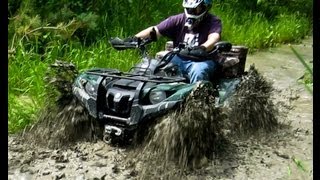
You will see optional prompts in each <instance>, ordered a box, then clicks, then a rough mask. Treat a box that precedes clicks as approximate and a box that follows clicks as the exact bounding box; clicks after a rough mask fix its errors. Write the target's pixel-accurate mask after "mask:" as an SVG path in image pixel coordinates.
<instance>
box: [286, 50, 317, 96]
mask: <svg viewBox="0 0 320 180" xmlns="http://www.w3.org/2000/svg"><path fill="white" fill-rule="evenodd" d="M290 48H291V50H292V51H293V53H294V54H295V55H296V56H297V58H298V60H299V61H300V62H301V63H302V65H303V66H304V67H305V69H306V70H305V73H304V75H303V77H302V78H301V80H300V82H302V83H303V84H304V85H305V87H306V89H307V90H308V92H309V93H310V94H313V70H312V67H311V66H310V63H308V62H306V60H304V59H303V57H302V56H301V55H300V54H299V53H298V52H297V51H296V50H295V49H294V48H293V47H292V46H290Z"/></svg>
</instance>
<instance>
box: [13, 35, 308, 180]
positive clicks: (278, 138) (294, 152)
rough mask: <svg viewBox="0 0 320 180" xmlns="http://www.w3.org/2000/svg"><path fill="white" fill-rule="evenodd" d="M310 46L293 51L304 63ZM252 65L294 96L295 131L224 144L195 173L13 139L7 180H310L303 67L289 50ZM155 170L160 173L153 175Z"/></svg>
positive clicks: (121, 154) (252, 59)
mask: <svg viewBox="0 0 320 180" xmlns="http://www.w3.org/2000/svg"><path fill="white" fill-rule="evenodd" d="M311 45H312V40H311V39H306V40H305V41H304V42H303V43H302V44H300V45H296V46H294V47H295V48H296V50H298V52H300V53H301V54H302V55H303V57H305V58H307V59H310V60H312V46H311ZM253 63H254V64H255V67H256V68H257V69H258V70H259V71H260V72H261V73H262V74H263V75H264V76H266V77H267V78H268V79H270V81H272V82H273V83H274V86H275V87H277V88H279V89H281V90H283V92H285V94H286V92H287V94H290V93H293V94H294V95H293V96H292V98H294V100H293V101H292V103H293V105H294V106H295V108H294V109H292V110H291V111H289V112H288V114H287V118H285V119H280V120H281V121H284V122H290V124H291V127H283V128H280V129H278V130H276V131H273V132H272V133H268V134H259V135H257V136H250V135H248V136H242V137H240V136H239V137H236V136H232V137H231V138H228V140H223V141H224V142H223V143H222V144H223V145H224V147H221V149H222V152H220V153H218V154H217V153H213V154H212V155H211V156H201V158H200V159H199V161H198V162H197V166H196V167H194V168H193V169H189V168H188V167H186V168H181V167H177V166H175V165H165V167H166V168H161V166H162V165H163V164H157V165H156V166H153V164H154V163H157V162H158V161H156V160H157V159H156V158H159V157H156V156H153V155H152V154H150V156H149V158H146V159H141V158H139V157H138V156H133V155H136V154H137V151H139V150H141V152H143V150H145V149H144V148H145V147H147V146H145V145H141V147H134V148H133V147H129V148H123V147H113V146H109V145H107V144H105V143H104V142H102V141H100V140H98V141H96V142H88V141H79V142H77V143H76V144H73V145H70V146H68V147H65V148H56V149H52V148H51V149H49V148H44V147H38V146H35V145H32V144H29V143H26V142H22V141H20V140H19V139H18V138H17V137H15V136H9V137H8V138H9V140H8V150H9V152H8V166H9V171H8V173H9V176H8V178H9V179H79V180H80V179H312V135H313V130H312V112H313V111H312V96H311V95H310V94H308V92H307V91H306V90H305V89H304V86H303V85H301V84H299V83H297V79H298V78H299V77H301V76H302V75H303V73H304V67H303V66H302V65H301V64H300V62H299V61H298V60H297V59H296V57H295V55H294V54H293V53H292V52H291V50H290V48H289V47H288V46H287V45H283V46H281V47H278V48H272V49H270V50H268V51H264V52H258V53H255V54H253V55H249V56H248V58H247V68H249V65H250V64H253ZM158 145H161V144H158ZM204 148H205V147H204ZM145 153H148V152H145ZM138 154H139V153H138ZM163 159H164V160H165V157H163ZM158 160H159V159H158ZM160 160H161V159H160ZM163 162H164V161H163ZM183 163H185V162H182V164H183ZM159 165H161V166H159ZM152 167H157V168H158V169H157V168H155V169H154V170H153V171H150V168H152ZM159 167H160V168H159ZM162 167H163V166H162ZM146 171H148V172H146Z"/></svg>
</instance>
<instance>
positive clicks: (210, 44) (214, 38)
mask: <svg viewBox="0 0 320 180" xmlns="http://www.w3.org/2000/svg"><path fill="white" fill-rule="evenodd" d="M219 40H220V34H219V33H211V34H209V35H208V40H207V41H206V42H204V43H203V44H201V46H204V47H205V48H206V51H207V52H210V51H211V50H212V49H213V46H214V44H215V43H216V42H218V41H219Z"/></svg>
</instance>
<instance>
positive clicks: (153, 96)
mask: <svg viewBox="0 0 320 180" xmlns="http://www.w3.org/2000/svg"><path fill="white" fill-rule="evenodd" d="M166 98H167V96H166V93H165V92H164V91H151V92H150V94H149V100H150V102H151V103H152V104H157V103H159V102H161V101H163V100H164V99H166Z"/></svg>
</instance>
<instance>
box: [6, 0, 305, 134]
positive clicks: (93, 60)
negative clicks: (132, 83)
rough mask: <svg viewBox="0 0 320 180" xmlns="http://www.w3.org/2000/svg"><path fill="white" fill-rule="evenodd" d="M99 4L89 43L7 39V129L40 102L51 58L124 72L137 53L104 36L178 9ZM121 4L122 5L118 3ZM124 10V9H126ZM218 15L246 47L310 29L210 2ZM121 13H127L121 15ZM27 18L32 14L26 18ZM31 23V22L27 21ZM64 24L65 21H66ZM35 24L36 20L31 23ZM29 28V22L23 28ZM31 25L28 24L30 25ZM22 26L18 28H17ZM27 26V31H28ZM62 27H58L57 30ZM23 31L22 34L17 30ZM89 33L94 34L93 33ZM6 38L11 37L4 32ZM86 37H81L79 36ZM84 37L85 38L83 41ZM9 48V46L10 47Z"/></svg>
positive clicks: (41, 35)
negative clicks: (96, 26) (101, 7)
mask: <svg viewBox="0 0 320 180" xmlns="http://www.w3.org/2000/svg"><path fill="white" fill-rule="evenodd" d="M97 2H99V3H100V5H103V4H104V3H111V4H112V6H110V7H122V8H123V9H115V8H113V9H112V8H110V9H106V10H105V11H104V12H100V14H103V16H102V18H100V24H101V26H102V28H100V31H103V32H100V34H101V33H104V36H102V37H100V38H98V40H96V41H94V42H93V43H92V44H90V45H88V44H86V43H81V42H83V40H82V41H77V40H76V39H72V38H71V39H64V38H61V35H60V34H59V32H60V31H43V32H42V31H41V32H37V33H38V34H36V35H35V36H34V37H36V40H37V41H36V43H34V42H32V40H33V39H32V38H31V36H30V37H29V36H28V37H29V39H28V37H27V36H26V38H24V39H23V41H20V40H21V39H19V38H21V36H20V37H19V34H18V32H15V33H16V35H17V36H13V37H15V41H13V40H12V39H8V41H9V44H10V45H9V47H10V49H14V50H15V53H13V54H10V55H8V56H9V66H8V68H9V69H8V70H9V79H8V80H9V88H8V97H9V112H8V115H9V120H8V126H9V132H10V133H13V132H16V131H17V130H19V129H22V128H23V127H24V126H25V125H27V124H30V123H32V122H33V120H34V119H35V116H36V114H37V112H38V110H39V109H40V108H41V107H42V106H43V104H44V102H45V101H46V99H45V98H46V89H45V81H44V80H43V78H44V77H45V74H46V71H47V68H48V66H49V65H50V64H51V63H53V62H54V61H55V60H57V59H58V60H64V61H67V62H72V63H73V64H75V65H76V66H77V68H78V69H79V70H80V71H84V70H85V69H88V68H92V67H107V68H116V69H120V70H122V71H127V70H129V69H130V68H131V67H132V66H133V65H134V64H136V63H137V62H138V61H139V52H137V51H134V50H127V51H120V52H118V51H115V50H114V49H112V48H111V46H110V44H109V43H108V39H109V38H110V37H114V36H119V37H122V38H123V37H126V36H129V35H133V34H135V33H137V32H138V31H139V30H141V29H144V28H146V27H148V26H150V25H155V24H157V23H158V22H159V21H160V20H162V19H164V18H166V17H168V16H169V15H171V14H176V13H180V12H183V9H182V7H181V3H180V1H179V2H175V3H173V4H172V3H171V4H170V3H168V2H167V1H166V2H164V1H163V0H155V1H152V3H153V6H150V7H149V3H150V2H148V3H147V2H146V1H139V2H135V1H130V0H129V1H116V0H112V1H97ZM124 2H127V3H124ZM128 9H130V10H129V11H128ZM211 11H212V12H213V13H214V14H216V15H217V16H219V17H220V18H221V19H222V23H223V34H222V39H223V40H227V41H230V42H232V43H233V44H239V45H245V46H248V47H249V48H250V49H260V48H265V47H269V46H274V45H277V44H279V43H284V42H292V41H297V40H299V39H301V38H303V37H304V36H306V35H308V34H309V33H310V29H311V24H310V22H309V21H308V19H307V18H306V17H304V16H299V14H282V15H279V16H277V18H275V19H274V20H268V19H266V18H265V17H264V15H263V14H261V13H253V12H250V11H241V12H238V11H233V10H232V9H230V8H226V7H223V6H221V7H219V6H215V7H213V9H212V10H211ZM124 12H127V13H124ZM31 19H32V18H31ZM30 21H31V20H30ZM66 23H67V22H66ZM37 24H39V23H37ZM10 27H12V28H18V26H17V24H13V25H11V24H10ZM23 27H24V28H27V29H26V30H27V32H30V27H31V26H26V25H25V24H24V26H23ZM36 27H37V26H35V27H34V28H36ZM21 28H22V26H21ZM28 28H29V29H28ZM61 29H62V28H60V30H61ZM21 35H23V32H22V33H21ZM93 35H94V34H93ZM10 37H11V35H10ZM84 38H86V37H84ZM84 41H85V40H84ZM164 42H165V40H164V39H162V40H159V41H158V42H157V43H154V44H152V45H150V46H151V49H150V54H151V55H154V54H155V52H157V51H159V50H161V49H162V48H163V46H164ZM11 47H12V48H11Z"/></svg>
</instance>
